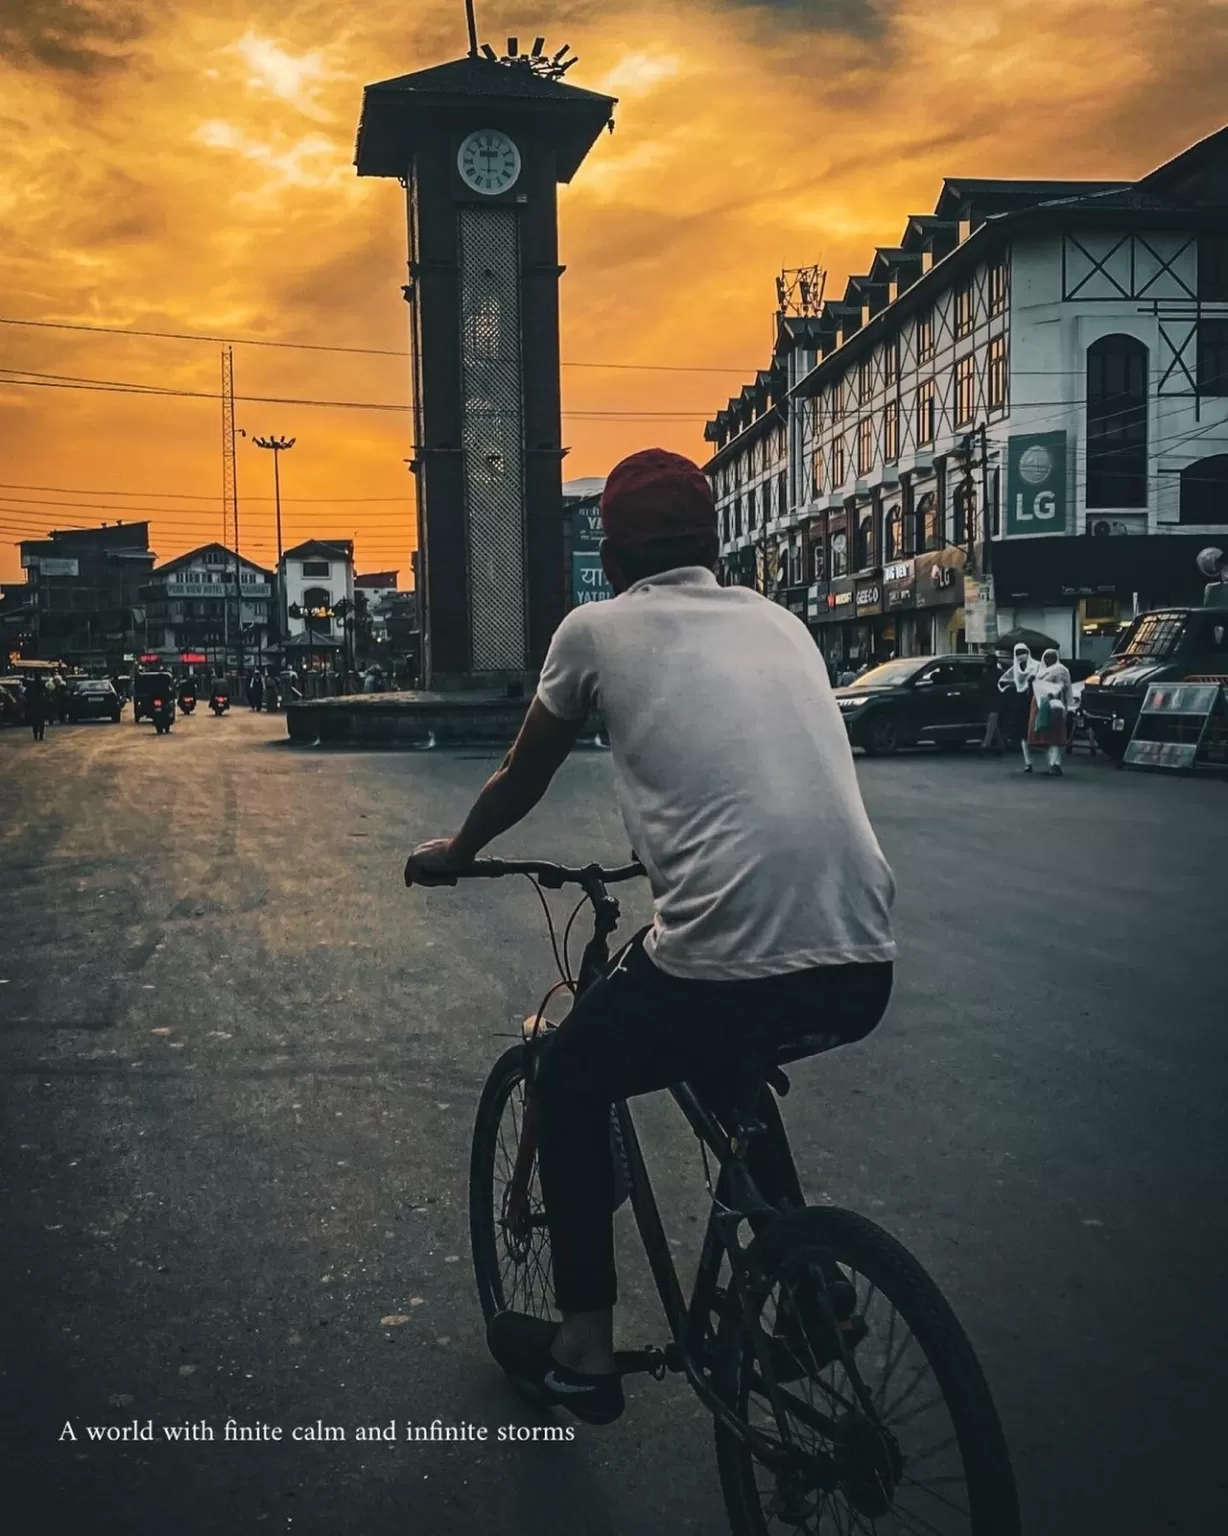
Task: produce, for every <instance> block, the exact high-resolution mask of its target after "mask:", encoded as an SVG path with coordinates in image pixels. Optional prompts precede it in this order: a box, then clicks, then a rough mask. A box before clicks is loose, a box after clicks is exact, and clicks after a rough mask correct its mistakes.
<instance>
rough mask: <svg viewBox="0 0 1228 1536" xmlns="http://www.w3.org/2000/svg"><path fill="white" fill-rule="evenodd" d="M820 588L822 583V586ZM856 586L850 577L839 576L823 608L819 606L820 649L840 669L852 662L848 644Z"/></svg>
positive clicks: (850, 638) (827, 589)
mask: <svg viewBox="0 0 1228 1536" xmlns="http://www.w3.org/2000/svg"><path fill="white" fill-rule="evenodd" d="M820 585H821V583H820ZM854 594H855V583H854V581H853V578H852V577H851V576H836V577H834V578H833V579H832V580H831V581H830V582H829V583H828V584H827V587H826V590H825V591H824V593H823V597H822V601H821V604H818V603H816V608H817V614H816V618H815V628H816V630H817V639H818V642H819V649H820V650H821V651H822V652H823V654H824V656H826V657H827V659H828V660H829V661H833V662H835V663H837V664H838V665H839V664H841V663H844V662H847V661H849V660H851V659H852V658H851V655H850V652H849V644H850V642H851V640H852V631H853V629H854V627H855V626H854V624H853V622H852V621H853V619H854V617H855V615H856V611H857V609H856V602H855V595H854Z"/></svg>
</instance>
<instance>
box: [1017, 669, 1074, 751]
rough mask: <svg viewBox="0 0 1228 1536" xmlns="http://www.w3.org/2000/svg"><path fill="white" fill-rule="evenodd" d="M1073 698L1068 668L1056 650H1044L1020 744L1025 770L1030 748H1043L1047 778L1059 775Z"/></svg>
mask: <svg viewBox="0 0 1228 1536" xmlns="http://www.w3.org/2000/svg"><path fill="white" fill-rule="evenodd" d="M1073 699H1074V689H1073V686H1072V685H1071V681H1070V670H1069V668H1067V667H1065V666H1063V665H1062V662H1061V659H1060V658H1059V656H1058V654H1057V652H1056V651H1053V650H1049V651H1045V652H1044V654H1043V655H1042V656H1041V658H1040V667H1039V668H1038V670H1037V672H1036V676H1035V677H1034V678H1033V680H1032V705H1031V709H1030V711H1029V713H1028V734H1027V737H1026V739H1025V741H1024V743H1023V762H1024V769H1023V771H1024V773H1031V771H1032V748H1033V747H1044V748H1045V750H1046V752H1047V754H1048V759H1049V775H1050V777H1051V778H1060V777H1061V774H1062V757H1063V756H1064V754H1065V751H1066V722H1067V720H1068V718H1069V716H1070V706H1071V703H1072V702H1073Z"/></svg>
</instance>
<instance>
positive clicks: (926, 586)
mask: <svg viewBox="0 0 1228 1536" xmlns="http://www.w3.org/2000/svg"><path fill="white" fill-rule="evenodd" d="M966 558H967V557H966V556H965V554H964V551H963V550H962V549H961V548H960V547H959V546H958V545H956V544H948V545H947V546H946V548H945V549H934V550H931V551H930V552H929V553H928V554H925V555H918V556H917V562H916V594H917V607H918V608H958V607H959V605H960V603H962V602H963V600H964V560H965V559H966Z"/></svg>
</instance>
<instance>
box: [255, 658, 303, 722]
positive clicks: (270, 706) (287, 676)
mask: <svg viewBox="0 0 1228 1536" xmlns="http://www.w3.org/2000/svg"><path fill="white" fill-rule="evenodd" d="M246 689H247V704H248V708H249V709H253V710H255V711H256V713H257V714H259V712H260V711H261V710H262V709H267V710H268V712H269V714H271V715H272V714H276V713H277V711H278V710H279V709H280V708H281V706H282V701H283V700H285V701H286V702H287V703H289V702H292V701H293V700H294V699H301V698H302V696H303V695H302V692H301V690H300V688H299V679H298V673H297V672H296V671H295V670H294V668H293V667H287V668H286V669H285V671H284V672H281V673H277V672H274V671H273V669H272V668H271V667H270V668H269V670H268V671H267V672H261V671H259V670H256V671H253V672H250V673H249V674H248V676H247V682H246Z"/></svg>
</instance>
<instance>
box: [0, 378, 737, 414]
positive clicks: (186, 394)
mask: <svg viewBox="0 0 1228 1536" xmlns="http://www.w3.org/2000/svg"><path fill="white" fill-rule="evenodd" d="M0 373H9V374H12V373H20V374H22V375H23V377H21V378H0V385H11V386H22V387H26V388H29V389H73V390H82V391H84V392H85V393H87V394H114V395H140V396H141V397H142V398H144V399H151V400H168V399H179V400H210V401H214V402H216V401H219V400H220V399H221V396H220V395H219V394H218V393H217V392H216V391H214V390H204V389H170V388H167V387H165V386H163V385H154V384H139V383H133V382H131V381H129V380H125V379H75V378H72V377H71V376H69V375H64V376H62V377H57V376H56V375H54V374H39V373H35V372H34V371H33V370H32V369H20V368H10V369H0ZM235 399H236V400H237V401H243V402H244V403H245V404H248V405H304V406H323V407H331V408H335V409H338V410H348V411H384V412H387V411H391V412H393V413H395V414H397V415H405V414H407V413H408V412H409V409H410V407H409V404H408V402H407V403H405V404H397V403H395V402H390V401H381V400H312V399H306V398H303V397H301V396H296V395H236V396H235ZM562 414H563V418H564V420H580V421H662V420H666V421H704V420H706V419H707V417H708V416H710V415H711V412H710V411H709V410H707V409H704V410H696V411H564V412H563V413H562Z"/></svg>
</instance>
